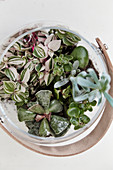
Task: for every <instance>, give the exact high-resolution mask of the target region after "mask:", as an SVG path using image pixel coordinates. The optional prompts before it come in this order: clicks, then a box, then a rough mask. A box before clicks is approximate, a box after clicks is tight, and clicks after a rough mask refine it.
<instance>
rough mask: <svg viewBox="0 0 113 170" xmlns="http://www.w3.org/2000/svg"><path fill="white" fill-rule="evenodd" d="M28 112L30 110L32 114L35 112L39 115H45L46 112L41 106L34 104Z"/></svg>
mask: <svg viewBox="0 0 113 170" xmlns="http://www.w3.org/2000/svg"><path fill="white" fill-rule="evenodd" d="M28 110H30V111H31V112H34V113H38V114H44V113H45V110H44V109H43V107H42V106H41V105H39V104H34V105H33V106H31V107H29V109H28Z"/></svg>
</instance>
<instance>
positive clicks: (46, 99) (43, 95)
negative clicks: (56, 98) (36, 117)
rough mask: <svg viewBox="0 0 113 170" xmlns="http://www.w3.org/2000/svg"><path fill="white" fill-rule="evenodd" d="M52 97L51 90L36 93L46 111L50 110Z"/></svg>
mask: <svg viewBox="0 0 113 170" xmlns="http://www.w3.org/2000/svg"><path fill="white" fill-rule="evenodd" d="M51 96H52V92H51V91H50V90H40V91H38V92H37V93H36V97H37V99H38V102H39V104H40V105H41V106H42V107H44V109H45V110H47V109H48V108H49V105H50V98H51Z"/></svg>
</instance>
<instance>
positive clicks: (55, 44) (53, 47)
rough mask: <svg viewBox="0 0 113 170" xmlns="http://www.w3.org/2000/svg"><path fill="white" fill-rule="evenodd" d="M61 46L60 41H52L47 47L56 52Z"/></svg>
mask: <svg viewBox="0 0 113 170" xmlns="http://www.w3.org/2000/svg"><path fill="white" fill-rule="evenodd" d="M60 46H61V40H52V41H51V42H50V43H49V44H48V47H49V48H50V49H51V50H53V51H57V50H58V49H59V48H60Z"/></svg>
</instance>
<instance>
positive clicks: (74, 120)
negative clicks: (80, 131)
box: [70, 117, 79, 126]
mask: <svg viewBox="0 0 113 170" xmlns="http://www.w3.org/2000/svg"><path fill="white" fill-rule="evenodd" d="M70 123H71V124H73V125H74V126H79V120H78V119H77V118H75V117H71V119H70Z"/></svg>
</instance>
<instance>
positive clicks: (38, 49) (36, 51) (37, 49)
mask: <svg viewBox="0 0 113 170" xmlns="http://www.w3.org/2000/svg"><path fill="white" fill-rule="evenodd" d="M33 55H34V56H35V57H37V58H45V57H46V54H45V51H44V49H42V48H41V47H39V46H38V45H37V46H36V47H35V48H34V51H33Z"/></svg>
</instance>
